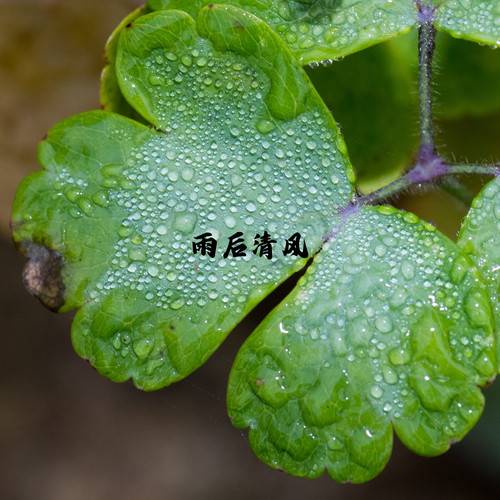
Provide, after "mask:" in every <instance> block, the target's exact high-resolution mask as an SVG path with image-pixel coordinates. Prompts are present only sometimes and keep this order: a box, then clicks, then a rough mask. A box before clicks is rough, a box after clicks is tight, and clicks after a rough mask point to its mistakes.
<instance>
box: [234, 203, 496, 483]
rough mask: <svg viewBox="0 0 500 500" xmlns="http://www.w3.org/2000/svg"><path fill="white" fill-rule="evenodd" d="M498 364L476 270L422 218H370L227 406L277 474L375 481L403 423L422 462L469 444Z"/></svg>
mask: <svg viewBox="0 0 500 500" xmlns="http://www.w3.org/2000/svg"><path fill="white" fill-rule="evenodd" d="M496 367H497V361H496V353H495V348H494V331H493V318H492V315H491V306H490V303H489V300H488V296H487V293H486V290H485V287H484V285H483V284H482V283H481V279H480V276H479V273H478V271H477V270H476V269H475V268H474V267H473V263H472V261H471V260H470V259H469V258H468V257H467V256H466V255H465V254H463V253H462V252H461V251H460V250H459V249H458V248H457V247H456V245H455V244H453V243H452V242H451V241H450V240H448V239H447V238H446V237H444V236H443V235H442V234H440V233H439V232H438V231H436V230H435V229H434V228H433V227H432V226H430V225H428V224H426V223H423V222H422V221H420V220H419V219H418V218H417V217H416V216H415V215H413V214H410V213H404V212H400V211H397V210H396V209H394V208H392V207H380V208H362V209H360V212H359V213H358V214H357V215H354V216H352V217H351V218H349V219H348V220H347V221H346V222H345V224H344V225H341V226H340V227H339V230H338V233H337V236H336V237H335V238H334V239H333V240H331V241H330V242H329V243H328V244H327V245H326V246H325V247H324V249H323V251H322V252H321V253H320V254H318V255H317V256H316V258H315V261H314V263H313V264H312V265H311V267H310V268H309V269H308V270H307V272H306V275H305V276H304V277H303V278H301V280H300V281H299V283H298V285H297V287H296V288H295V290H293V291H292V293H291V294H290V295H289V296H288V297H287V298H285V300H284V301H283V302H282V303H281V304H280V305H279V306H277V307H276V309H275V310H274V311H273V312H271V314H270V315H269V316H268V317H267V318H266V319H265V320H264V322H263V323H262V324H261V325H260V326H259V327H258V328H257V330H256V331H255V332H254V333H253V334H252V335H251V336H250V337H249V339H248V340H247V341H246V342H245V344H244V345H243V347H242V348H241V350H240V352H239V354H238V356H237V359H236V362H235V364H234V365H233V369H232V372H231V375H230V381H229V388H228V408H229V414H230V416H231V417H232V419H233V422H234V424H235V425H236V426H237V427H241V428H244V427H250V431H249V437H250V443H251V445H252V448H253V449H254V451H255V453H256V454H257V455H258V456H259V457H260V458H261V459H262V460H263V461H265V462H266V463H268V464H270V465H272V466H273V467H276V468H282V469H284V470H285V471H286V472H289V473H291V474H295V475H298V476H305V477H317V476H319V475H320V474H321V473H322V472H323V470H324V469H325V468H326V469H327V470H328V472H329V474H330V475H331V476H332V477H333V478H334V479H335V480H337V481H350V482H363V481H367V480H369V479H371V478H372V477H374V476H375V475H377V474H378V473H379V472H380V471H381V470H382V469H383V467H384V466H385V464H386V463H387V461H388V459H389V456H390V453H391V447H392V439H393V437H392V435H393V431H392V427H394V430H395V432H396V434H397V435H398V437H399V438H400V439H401V441H402V442H403V443H404V444H405V445H406V446H408V447H409V448H410V449H412V450H413V451H415V452H417V453H419V454H422V455H429V456H431V455H437V454H440V453H443V452H444V451H446V450H447V449H448V447H449V446H450V443H452V442H454V441H457V440H460V439H461V438H462V437H463V436H464V435H465V434H466V433H467V432H468V430H470V428H471V427H472V426H473V425H474V424H475V422H476V421H477V419H478V418H479V416H480V414H481V411H482V407H483V396H482V393H481V391H480V389H479V387H478V385H484V384H486V383H488V382H489V381H490V380H491V379H492V378H493V377H494V376H495V374H496ZM391 424H392V425H391Z"/></svg>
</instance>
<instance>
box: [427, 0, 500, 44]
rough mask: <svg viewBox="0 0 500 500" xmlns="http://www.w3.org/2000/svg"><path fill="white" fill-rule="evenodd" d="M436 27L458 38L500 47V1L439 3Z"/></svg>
mask: <svg viewBox="0 0 500 500" xmlns="http://www.w3.org/2000/svg"><path fill="white" fill-rule="evenodd" d="M435 24H436V27H437V28H438V29H440V30H442V31H446V32H447V33H449V34H450V35H452V36H454V37H457V38H465V39H466V40H471V41H473V42H478V43H483V44H487V45H491V46H493V47H498V46H500V0H488V1H484V0H446V1H444V2H439V4H438V8H437V11H436V21H435Z"/></svg>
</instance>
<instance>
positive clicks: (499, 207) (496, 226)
mask: <svg viewBox="0 0 500 500" xmlns="http://www.w3.org/2000/svg"><path fill="white" fill-rule="evenodd" d="M457 244H458V246H459V247H461V248H462V249H463V250H464V252H466V253H467V254H469V255H470V256H471V257H472V259H473V260H474V261H475V263H476V265H477V267H478V268H479V270H480V271H481V273H482V274H483V276H484V277H485V278H486V284H487V287H488V293H489V296H490V299H491V301H492V303H493V311H494V315H495V321H496V323H497V330H498V325H500V297H499V284H498V281H499V271H500V180H499V179H498V178H495V179H493V180H492V181H490V182H489V183H488V184H487V185H486V186H485V187H484V188H483V189H482V191H481V192H480V193H479V195H478V196H477V197H476V198H475V200H474V202H473V204H472V207H471V209H470V210H469V213H468V214H467V217H466V218H465V219H464V221H463V223H462V228H461V230H460V233H459V235H458V240H457Z"/></svg>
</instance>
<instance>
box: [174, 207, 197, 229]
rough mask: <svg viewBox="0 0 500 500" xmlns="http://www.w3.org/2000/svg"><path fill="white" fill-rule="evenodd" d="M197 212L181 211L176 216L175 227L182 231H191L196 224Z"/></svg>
mask: <svg viewBox="0 0 500 500" xmlns="http://www.w3.org/2000/svg"><path fill="white" fill-rule="evenodd" d="M196 220H197V217H196V214H193V213H188V212H184V213H180V214H177V215H176V216H175V219H174V223H173V228H174V229H176V230H177V231H180V232H181V233H184V234H188V233H191V232H192V231H193V229H194V226H195V224H196Z"/></svg>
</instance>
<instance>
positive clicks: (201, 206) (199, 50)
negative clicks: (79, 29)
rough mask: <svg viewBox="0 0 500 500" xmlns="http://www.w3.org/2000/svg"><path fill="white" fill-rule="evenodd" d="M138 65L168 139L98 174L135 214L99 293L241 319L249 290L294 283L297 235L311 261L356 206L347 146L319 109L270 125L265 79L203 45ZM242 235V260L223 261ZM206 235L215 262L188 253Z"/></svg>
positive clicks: (149, 140)
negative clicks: (287, 280)
mask: <svg viewBox="0 0 500 500" xmlns="http://www.w3.org/2000/svg"><path fill="white" fill-rule="evenodd" d="M143 64H144V67H145V68H146V71H147V74H148V82H147V83H146V84H145V86H144V88H145V90H144V94H145V95H146V97H145V100H146V102H147V104H148V106H149V107H150V111H151V113H152V115H154V116H155V117H156V119H157V124H158V125H160V126H161V127H162V129H163V132H159V131H158V132H157V131H152V133H151V134H150V135H149V136H147V137H145V139H144V142H143V144H140V145H137V146H134V147H133V148H132V149H131V153H130V155H129V158H128V160H127V164H125V165H119V164H106V165H104V166H103V167H102V169H101V174H102V178H103V180H102V183H103V184H104V185H106V186H109V190H108V192H107V198H109V199H110V202H111V203H113V204H115V203H116V204H117V205H118V206H119V208H120V212H123V211H125V213H127V214H128V215H127V216H126V217H125V218H124V219H123V221H122V223H121V226H120V228H119V231H118V235H117V238H116V244H115V245H114V249H113V251H114V256H113V258H112V260H111V265H110V268H109V270H108V272H107V274H106V276H105V277H104V278H103V279H102V280H100V282H99V283H98V285H97V286H98V289H99V292H98V293H107V292H110V291H112V290H115V289H122V288H126V289H127V288H128V289H130V290H133V291H139V292H141V293H143V294H144V296H145V298H146V299H147V300H149V301H151V303H152V304H154V305H156V306H157V307H159V308H161V309H166V310H168V309H173V310H179V309H181V308H183V306H193V307H195V308H202V307H204V306H205V305H207V304H210V303H211V302H213V301H218V302H219V303H222V305H223V308H224V309H230V310H232V311H234V312H235V313H236V314H238V313H240V312H241V311H242V309H243V308H244V305H245V303H246V302H247V301H248V300H249V295H250V294H251V291H252V290H254V289H257V290H258V291H259V292H260V293H262V290H261V287H265V286H269V285H271V284H273V285H274V284H276V283H278V282H280V281H281V280H283V279H284V277H286V275H287V274H288V273H289V272H290V270H291V268H292V267H293V264H294V262H295V261H296V259H297V258H296V257H294V256H287V257H284V256H283V252H282V250H283V249H284V247H285V240H286V239H287V238H290V237H291V236H292V235H293V234H294V233H296V232H299V233H300V234H301V236H302V237H303V238H304V240H305V241H306V242H307V244H308V248H309V250H310V251H312V250H313V249H314V248H315V247H317V246H318V244H319V242H320V240H321V236H322V234H324V232H326V231H327V230H328V226H327V225H326V223H325V221H324V220H323V217H324V216H328V215H329V214H331V213H332V212H333V210H334V207H335V206H337V205H339V204H343V203H345V201H346V200H347V199H348V198H349V197H350V190H351V186H350V183H349V181H348V179H347V175H346V173H345V172H346V157H345V149H344V144H343V142H342V139H341V138H340V136H337V135H336V131H335V129H333V128H331V122H330V118H329V116H328V114H327V112H325V111H323V110H321V109H313V110H309V111H307V112H305V113H303V114H301V115H299V116H297V117H296V118H295V119H293V120H289V121H286V122H283V121H280V120H277V119H275V118H274V117H273V116H272V115H269V113H268V111H267V107H266V105H265V96H266V94H267V92H268V90H269V87H270V82H269V79H268V78H267V77H266V76H265V75H262V74H261V73H259V72H257V71H256V70H255V69H253V68H251V67H250V66H249V65H248V64H247V63H246V61H245V60H244V59H243V58H242V57H239V56H237V55H236V54H230V53H227V54H224V55H223V56H220V55H217V53H214V52H212V51H209V49H207V48H206V44H205V43H204V42H203V43H201V42H200V44H199V46H196V47H189V48H185V50H184V51H180V50H178V51H177V52H175V53H174V52H172V51H169V50H156V51H154V52H153V53H152V54H151V56H150V57H148V58H147V59H146V60H145V61H143ZM132 84H137V85H141V81H138V82H136V83H132ZM143 85H144V84H143ZM164 132H166V133H164ZM239 231H241V232H243V234H244V239H245V244H246V245H247V247H248V248H247V251H246V256H245V257H240V258H236V257H232V256H231V255H230V256H228V257H227V258H226V259H224V258H222V254H223V252H224V250H225V249H226V248H227V245H228V238H229V236H231V235H233V234H234V233H236V232H239ZM264 231H267V232H268V233H269V234H270V236H271V237H272V238H273V239H274V240H276V244H275V245H274V252H273V258H272V259H271V260H268V259H267V258H265V257H259V256H257V255H254V254H253V253H252V249H253V248H254V238H255V236H256V235H257V234H260V235H262V234H263V232H264ZM207 232H208V233H210V235H211V236H212V237H213V238H214V239H215V240H216V241H217V244H218V246H217V253H216V257H215V258H211V257H210V256H209V255H205V256H202V255H201V254H200V253H198V254H194V252H193V248H192V244H193V242H195V241H197V240H196V239H195V238H196V236H199V235H201V234H203V233H207Z"/></svg>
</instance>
